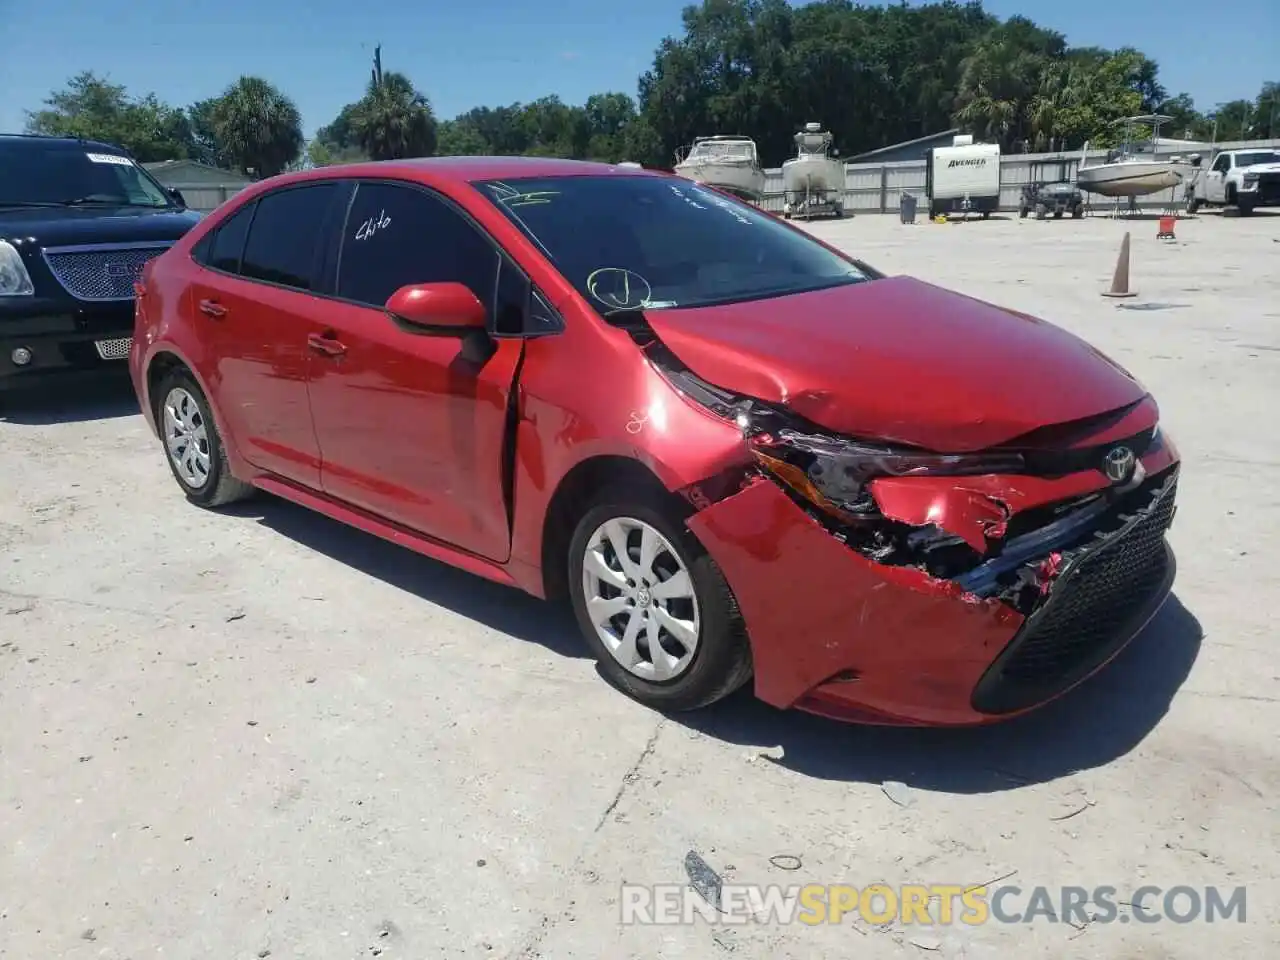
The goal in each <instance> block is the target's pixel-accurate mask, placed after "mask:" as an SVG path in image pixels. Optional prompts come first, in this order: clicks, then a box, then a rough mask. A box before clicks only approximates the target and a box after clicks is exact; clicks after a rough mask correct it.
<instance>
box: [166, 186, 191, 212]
mask: <svg viewBox="0 0 1280 960" xmlns="http://www.w3.org/2000/svg"><path fill="white" fill-rule="evenodd" d="M168 192H169V199H170V200H172V201H173V202H174V203H176V204H177V205H178V206H180V207H182V208H184V209H185V208H186V206H187V200H186V198H185V197H184V196H183V195H182V191H181V190H179V189H178V188H177V187H170V188H169V191H168Z"/></svg>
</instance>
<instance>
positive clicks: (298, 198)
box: [240, 183, 338, 290]
mask: <svg viewBox="0 0 1280 960" xmlns="http://www.w3.org/2000/svg"><path fill="white" fill-rule="evenodd" d="M337 189H338V185H337V184H336V183H318V184H315V185H314V186H307V187H288V188H285V189H283V190H279V191H277V192H275V193H269V194H267V195H266V196H265V197H263V198H262V199H260V200H259V201H258V213H257V215H256V216H255V217H254V218H253V226H252V228H251V229H250V230H249V242H248V243H247V244H245V248H244V261H243V263H242V264H241V267H240V275H241V276H243V277H245V278H246V279H250V280H265V281H267V282H268V283H278V284H281V285H282V286H286V287H294V288H295V289H297V290H310V289H311V279H312V274H313V273H314V272H315V271H314V267H315V260H316V250H317V248H318V246H319V244H320V242H321V236H320V233H321V230H322V228H323V227H324V220H325V215H326V214H327V213H328V210H329V202H330V201H331V200H332V199H333V196H334V191H335V190H337Z"/></svg>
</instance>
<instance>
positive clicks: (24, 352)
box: [9, 347, 31, 367]
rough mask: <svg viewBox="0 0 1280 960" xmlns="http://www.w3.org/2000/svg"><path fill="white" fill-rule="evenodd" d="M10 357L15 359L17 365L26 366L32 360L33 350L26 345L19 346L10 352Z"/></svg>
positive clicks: (14, 362)
mask: <svg viewBox="0 0 1280 960" xmlns="http://www.w3.org/2000/svg"><path fill="white" fill-rule="evenodd" d="M9 359H10V360H12V361H13V365H14V366H15V367H25V366H26V365H27V364H28V363H30V362H31V351H30V350H28V349H27V348H26V347H18V348H17V349H15V350H14V351H13V353H11V354H9Z"/></svg>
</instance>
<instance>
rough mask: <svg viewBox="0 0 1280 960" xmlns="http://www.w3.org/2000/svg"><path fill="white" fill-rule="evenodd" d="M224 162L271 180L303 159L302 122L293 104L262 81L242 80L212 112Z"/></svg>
mask: <svg viewBox="0 0 1280 960" xmlns="http://www.w3.org/2000/svg"><path fill="white" fill-rule="evenodd" d="M208 118H209V124H210V127H211V132H212V135H213V138H214V142H216V144H217V149H218V151H219V152H220V154H221V156H222V157H223V158H225V160H226V161H227V162H228V164H229V165H231V166H233V167H234V168H236V169H238V170H242V171H244V172H245V173H252V174H255V175H257V176H261V177H272V176H275V175H276V174H278V173H281V172H282V171H284V170H285V169H287V168H288V167H289V165H290V164H292V163H295V162H296V161H297V160H298V159H299V157H300V156H301V154H302V144H303V139H302V118H301V117H300V116H299V114H298V108H297V107H296V106H295V105H294V103H293V101H292V100H290V99H289V98H288V97H286V96H285V95H284V94H283V93H281V92H280V91H279V90H278V89H276V88H275V87H274V86H272V85H271V84H270V83H268V82H267V81H266V80H263V79H262V78H260V77H241V78H240V79H239V80H237V81H236V82H235V83H233V84H232V85H231V86H230V87H228V88H227V89H226V91H225V92H224V93H223V94H222V96H220V97H218V98H217V100H216V101H215V102H214V103H213V104H212V105H211V106H210V107H209V112H208Z"/></svg>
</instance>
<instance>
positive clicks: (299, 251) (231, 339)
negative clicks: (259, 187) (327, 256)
mask: <svg viewBox="0 0 1280 960" xmlns="http://www.w3.org/2000/svg"><path fill="white" fill-rule="evenodd" d="M339 189H340V186H339V184H337V183H323V184H313V185H310V186H300V187H289V188H285V189H282V190H279V191H276V192H274V193H269V194H266V195H265V196H263V197H262V198H261V199H260V200H259V201H258V202H257V203H256V204H251V205H250V206H248V207H246V208H245V209H243V210H241V211H240V212H239V213H237V214H236V215H235V216H233V217H232V218H230V219H229V220H228V221H227V222H226V223H224V224H223V225H222V226H221V227H220V228H219V229H218V231H217V233H216V234H215V235H214V238H213V243H212V245H211V246H210V248H209V250H208V253H207V254H206V255H205V256H204V260H203V262H202V266H203V267H205V269H203V270H201V271H200V274H199V277H198V278H197V280H196V282H195V283H194V284H193V285H192V287H191V289H190V293H189V295H190V297H191V301H190V303H189V304H188V305H187V309H188V310H189V311H190V314H191V316H192V320H193V322H194V323H195V324H197V325H198V328H199V329H200V331H201V339H202V340H203V341H204V342H205V343H207V344H208V345H209V348H210V349H209V356H211V357H213V358H214V359H215V363H216V369H215V370H214V371H213V373H212V379H213V380H214V381H215V386H216V389H217V400H218V410H219V413H220V414H221V416H222V418H223V420H225V421H226V426H227V428H228V429H229V431H230V433H231V434H232V436H233V437H234V438H235V442H236V444H237V447H238V449H239V450H240V453H241V455H242V456H243V457H244V458H245V459H246V460H248V461H249V462H250V463H252V464H253V465H254V466H256V467H258V468H260V469H262V470H266V471H270V472H271V473H274V474H277V475H278V476H281V477H284V478H286V479H289V480H292V481H294V482H296V483H300V484H303V485H304V486H308V487H312V488H314V489H317V490H318V489H319V488H320V448H319V445H318V444H317V442H316V435H315V429H314V427H313V426H312V421H311V407H310V404H309V403H308V398H307V379H308V373H309V369H308V368H309V365H310V364H311V362H312V359H311V358H312V354H311V352H310V351H308V350H307V335H308V333H310V332H312V331H313V330H314V329H317V327H316V324H315V321H314V318H315V316H316V315H317V313H318V309H319V306H320V305H321V304H323V301H321V300H318V299H317V298H316V297H314V296H312V295H311V294H310V293H308V292H307V291H309V290H311V288H312V283H313V279H314V277H315V275H316V261H317V256H318V254H319V253H320V243H319V238H320V235H321V230H322V227H323V224H324V220H325V216H326V213H327V211H328V209H329V207H330V204H331V203H332V202H333V201H334V200H335V198H336V197H337V194H338V191H339Z"/></svg>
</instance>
